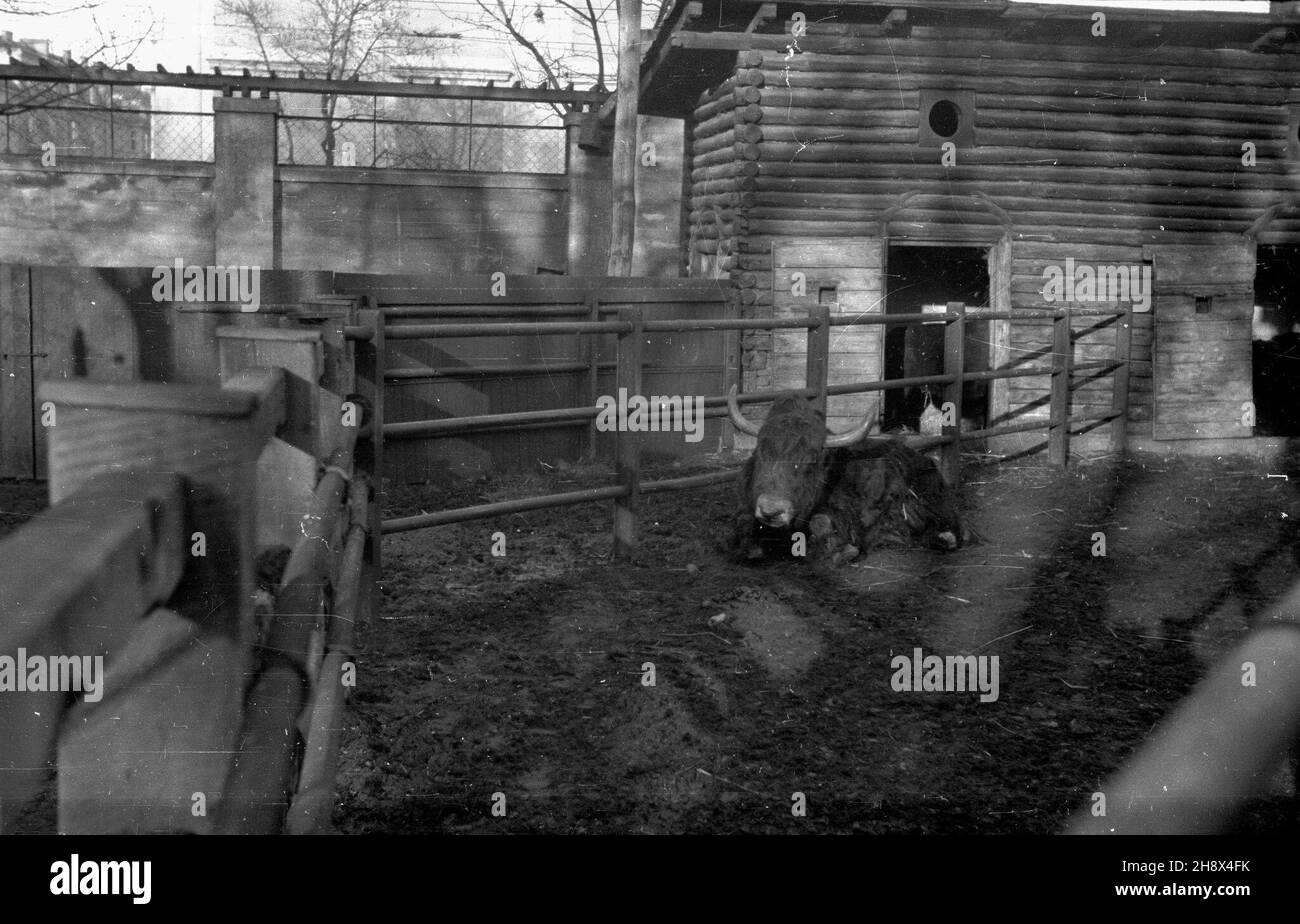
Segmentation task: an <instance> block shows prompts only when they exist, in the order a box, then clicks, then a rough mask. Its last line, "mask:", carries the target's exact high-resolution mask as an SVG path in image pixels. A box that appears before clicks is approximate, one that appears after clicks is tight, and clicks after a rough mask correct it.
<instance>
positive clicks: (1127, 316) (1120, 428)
mask: <svg viewBox="0 0 1300 924" xmlns="http://www.w3.org/2000/svg"><path fill="white" fill-rule="evenodd" d="M1132 345H1133V306H1132V305H1130V306H1129V309H1128V311H1127V312H1125V313H1124V314H1123V315H1121V316H1120V317H1118V318H1116V319H1115V362H1117V363H1121V365H1119V366H1117V367H1116V368H1115V373H1114V379H1113V381H1112V384H1113V387H1114V392H1113V393H1112V394H1111V399H1110V412H1111V413H1112V414H1114V415H1115V420H1114V421H1113V422H1112V423H1111V425H1110V448H1111V449H1112V450H1113V451H1115V452H1123V451H1124V450H1125V449H1127V448H1128V388H1129V368H1130V363H1129V357H1130V356H1131V355H1132V353H1131V350H1132Z"/></svg>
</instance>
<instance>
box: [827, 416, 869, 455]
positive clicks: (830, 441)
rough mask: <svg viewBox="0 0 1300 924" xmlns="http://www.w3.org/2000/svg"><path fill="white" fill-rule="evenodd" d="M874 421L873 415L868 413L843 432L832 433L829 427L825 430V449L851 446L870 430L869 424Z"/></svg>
mask: <svg viewBox="0 0 1300 924" xmlns="http://www.w3.org/2000/svg"><path fill="white" fill-rule="evenodd" d="M875 422H876V419H875V417H874V416H873V415H871V414H868V415H867V416H866V417H864V418H862V421H861V422H860V423H858V424H856V425H855V426H854V427H852V428H851V429H849V430H845V431H844V432H843V433H832V432H831V431H830V430H829V429H827V431H826V443H825V446H826V448H827V449H834V448H835V447H837V446H851V445H853V444H854V443H856V442H857V441H858V440H860V439H862V438H863V437H864V436H866V435H867V434H868V433H870V432H871V426H872V424H874V423H875Z"/></svg>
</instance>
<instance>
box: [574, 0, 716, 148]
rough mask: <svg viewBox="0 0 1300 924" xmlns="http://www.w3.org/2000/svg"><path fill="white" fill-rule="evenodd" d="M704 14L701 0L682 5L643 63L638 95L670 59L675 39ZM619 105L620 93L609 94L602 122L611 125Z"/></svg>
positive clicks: (602, 109)
mask: <svg viewBox="0 0 1300 924" xmlns="http://www.w3.org/2000/svg"><path fill="white" fill-rule="evenodd" d="M702 15H704V4H703V3H702V2H700V0H691V2H690V3H688V4H686V5H685V6H684V7H682V11H681V12H680V13H679V14H678V15H677V18H676V19H675V20H673V24H672V25H671V26H670V27H669V28H668V30H667V32H662V31H661V32H660V33H659V38H660V41H659V43H658V45H657V46H656V45H654V44H652V45H651V47H650V53H649V54H648V55H647V56H646V60H645V61H643V62H642V63H641V85H640V88H639V89H638V91H637V92H638V95H644V94H645V92H646V90H648V89H650V82H651V81H652V80H653V79H654V75H655V73H656V72H657V71H658V70H659V68H660V67H661V66H662V65H663V63H664V62H665V61H667V60H668V55H669V53H670V52H671V51H672V50H673V48H674V47H676V45H675V44H674V42H673V39H674V38H675V37H676V36H677V35H678V34H680V33H681V31H682V30H683V29H685V28H686V27H687V26H689V25H690V24H691V23H693V22H695V20H697V19H699V18H700V17H701V16H702ZM617 107H618V94H616V93H611V94H609V96H608V97H607V98H606V99H605V101H604V102H603V103H602V104H601V107H600V110H599V116H600V121H601V123H602V124H604V125H609V124H611V123H612V121H613V118H614V110H615V109H616V108H617Z"/></svg>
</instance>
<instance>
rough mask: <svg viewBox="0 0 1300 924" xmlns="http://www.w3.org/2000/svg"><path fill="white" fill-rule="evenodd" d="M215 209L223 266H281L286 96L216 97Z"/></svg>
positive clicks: (218, 251)
mask: <svg viewBox="0 0 1300 924" xmlns="http://www.w3.org/2000/svg"><path fill="white" fill-rule="evenodd" d="M212 109H213V111H214V112H215V114H216V115H215V118H214V120H213V121H214V123H215V125H214V126H213V139H214V140H213V150H214V154H215V156H214V164H213V167H214V172H213V181H212V199H213V204H214V209H213V214H214V216H215V222H216V232H215V233H216V263H217V265H218V266H260V267H261V268H262V269H275V268H276V267H277V266H279V249H280V248H279V244H280V241H279V234H278V229H277V228H276V223H275V173H276V115H277V114H278V113H279V111H280V101H279V100H274V99H244V98H242V97H234V96H218V97H216V98H215V99H213V100H212Z"/></svg>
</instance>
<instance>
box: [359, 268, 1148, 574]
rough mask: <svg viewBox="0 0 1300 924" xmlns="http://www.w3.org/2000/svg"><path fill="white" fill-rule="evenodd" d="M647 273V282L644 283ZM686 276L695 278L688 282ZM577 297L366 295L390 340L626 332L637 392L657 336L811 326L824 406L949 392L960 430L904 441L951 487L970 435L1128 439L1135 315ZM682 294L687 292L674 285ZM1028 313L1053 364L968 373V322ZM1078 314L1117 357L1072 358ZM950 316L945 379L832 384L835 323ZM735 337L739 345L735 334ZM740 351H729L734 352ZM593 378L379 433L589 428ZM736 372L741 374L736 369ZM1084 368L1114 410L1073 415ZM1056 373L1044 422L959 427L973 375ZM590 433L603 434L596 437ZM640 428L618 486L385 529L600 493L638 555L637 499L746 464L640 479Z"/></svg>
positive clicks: (767, 394) (622, 345)
mask: <svg viewBox="0 0 1300 924" xmlns="http://www.w3.org/2000/svg"><path fill="white" fill-rule="evenodd" d="M647 282H648V281H647V280H639V283H640V284H641V285H645V284H646V283H647ZM680 282H686V281H685V280H682V281H680ZM571 285H574V287H575V288H574V292H575V293H577V294H579V301H580V302H581V303H583V304H585V305H586V309H587V314H586V317H585V319H584V320H558V321H545V320H539V321H532V320H529V321H519V320H514V319H512V320H506V321H492V320H490V319H491V318H493V317H499V316H501V315H502V314H507V313H508V314H509V315H517V314H518V312H519V309H518V308H515V307H510V308H503V307H493V305H492V302H493V301H494V300H495V301H497V302H499V301H500V299H493V298H492V297H490V296H488V295H487V289H486V287H476V288H475V289H474V290H473V291H468V290H464V291H462V290H457V291H454V292H451V293H448V292H446V291H442V292H432V291H428V290H427V289H425V290H422V289H419V288H418V287H414V286H409V285H408V286H402V285H398V286H394V287H390V288H387V289H382V290H372V291H370V292H369V294H367V296H366V304H367V306H368V307H370V308H373V309H374V310H375V311H376V316H377V317H378V318H379V319H380V320H381V322H382V323H383V325H384V331H383V332H382V337H383V339H384V340H385V341H398V340H429V339H435V340H436V339H446V338H473V337H524V336H534V337H543V336H548V335H570V336H571V335H575V334H576V335H578V336H579V337H582V338H585V342H586V343H587V345H588V346H587V348H586V349H587V352H588V356H589V357H592V356H594V352H593V350H594V348H593V347H592V346H591V343H592V341H593V339H594V338H596V337H600V336H605V335H610V334H612V335H614V336H615V337H616V338H617V357H616V362H615V364H614V373H615V375H614V384H615V389H626V390H627V394H629V395H643V394H644V390H643V388H642V384H643V379H642V373H643V367H644V355H645V349H646V343H647V341H648V336H649V335H655V334H659V335H663V334H681V333H684V332H699V331H721V332H725V335H726V336H727V337H729V338H731V337H734V335H735V334H736V333H738V332H740V331H746V330H777V329H803V330H806V331H807V332H808V349H807V357H808V358H807V375H806V385H805V387H804V388H803V389H799V390H797V391H795V392H793V393H796V394H801V395H804V396H806V397H808V398H810V399H811V400H812V401H813V402H814V403H815V404H817V406H818V407H819V408H820V409H821V410H822V411H823V412H824V411H825V408H826V398H827V396H828V395H844V394H858V393H862V392H870V391H882V390H886V389H891V388H907V387H913V386H921V385H938V386H942V387H943V390H944V404H945V405H949V404H950V405H951V407H950V408H949V409H948V410H949V414H950V416H951V419H952V420H953V421H954V425H953V426H951V427H945V428H944V431H943V433H942V435H939V436H911V437H907V438H906V439H907V442H908V443H909V444H911V445H914V446H916V447H917V448H933V447H935V446H938V447H941V461H942V468H943V469H944V472H945V475H946V476H947V477H948V478H949V480H950V481H953V482H954V483H955V482H956V481H957V480H958V476H959V468H960V459H961V446H962V444H963V443H965V442H969V441H973V440H983V439H987V438H989V437H996V436H1003V435H1008V434H1012V433H1021V432H1026V431H1032V430H1046V431H1047V433H1048V452H1049V457H1050V459H1051V461H1052V462H1053V463H1054V464H1057V465H1061V466H1064V465H1065V464H1066V462H1067V460H1068V457H1069V443H1070V436H1071V434H1072V432H1076V433H1077V432H1086V431H1087V430H1090V429H1092V428H1094V427H1099V426H1104V425H1109V426H1110V427H1111V443H1112V446H1114V447H1115V448H1116V449H1120V450H1122V449H1123V448H1124V446H1125V440H1126V428H1127V411H1128V369H1129V363H1128V354H1129V342H1130V341H1129V338H1130V336H1131V330H1132V316H1131V312H1129V311H1125V310H1122V309H1118V310H1116V309H1068V308H1066V309H1053V310H1045V309H1029V310H1014V311H1001V312H999V311H984V310H977V311H968V310H967V308H966V306H965V305H963V304H961V303H956V302H954V303H950V304H949V305H948V306H947V311H946V312H944V313H942V314H896V315H885V314H878V313H872V314H835V315H832V314H831V311H830V307H829V306H826V305H818V306H813V307H812V308H810V310H809V314H808V317H807V318H753V319H750V318H735V317H725V318H701V317H695V318H676V319H647V318H646V317H645V314H644V310H643V308H642V307H641V306H642V305H644V304H654V303H659V302H663V301H665V300H667V299H666V298H665V297H664V293H663V292H662V291H655V290H654V288H653V287H651V288H650V289H648V290H647V291H644V292H638V291H637V289H636V288H635V287H634V286H631V285H629V287H628V288H625V289H622V290H621V291H619V292H617V293H616V294H613V293H612V294H609V295H607V296H605V298H604V300H605V301H606V302H617V303H619V304H621V305H624V306H627V305H632V306H633V307H619V308H616V309H614V308H609V309H607V310H606V309H602V307H601V303H600V302H601V300H600V298H598V297H596V296H593V295H592V294H591V293H590V292H583V290H582V289H581V288H580V287H579V286H578V284H577V283H571ZM677 291H678V293H679V295H678V297H679V298H680V291H681V290H680V289H679V290H677ZM553 299H554V293H549V300H548V293H546V292H537V293H534V295H533V296H531V303H532V304H535V305H536V307H535V308H534V309H533V313H534V314H535V315H537V316H539V317H548V316H553V315H554V316H565V315H570V316H571V315H573V314H574V311H573V310H572V308H571V307H567V306H565V305H556V304H554V303H553ZM448 305H460V306H465V305H476V306H479V307H478V308H477V309H476V310H475V313H476V314H477V319H476V320H473V321H461V322H457V323H448V322H444V321H442V320H441V319H443V318H446V317H449V316H450V317H464V316H466V314H467V309H466V308H464V307H458V308H450V307H447V306H448ZM608 313H616V314H617V318H616V319H603V318H604V315H605V314H608ZM424 318H435V319H439V320H438V321H437V322H436V323H394V324H390V323H389V322H390V321H398V320H401V321H407V320H410V319H424ZM1030 318H1048V319H1050V320H1052V322H1053V332H1054V333H1053V348H1052V352H1051V362H1050V364H1049V365H1023V366H1015V367H1011V368H1002V369H992V370H988V371H983V372H966V371H965V370H964V356H963V345H964V343H965V325H966V323H967V321H968V320H971V321H993V320H1022V319H1030ZM1074 318H1095V319H1096V320H1097V324H1096V325H1095V326H1097V327H1101V326H1106V325H1111V324H1114V325H1116V334H1115V345H1116V355H1115V358H1114V359H1111V360H1094V361H1090V362H1086V363H1076V362H1075V361H1074V341H1075V339H1076V335H1075V334H1074V332H1073V329H1072V326H1071V322H1072V319H1074ZM935 322H941V323H943V324H945V325H946V329H945V341H944V342H945V350H944V372H943V373H942V374H940V375H931V376H915V377H911V378H902V379H887V380H884V381H878V382H856V383H848V384H836V385H829V384H828V382H827V371H828V369H829V365H830V361H829V354H830V329H831V328H832V327H842V326H852V325H869V324H887V325H907V324H927V323H935ZM729 342H734V341H729ZM733 353H734V351H729V352H728V356H729V357H731V358H734V356H733ZM584 368H585V369H586V370H587V374H588V376H589V379H588V383H589V384H588V390H587V395H588V401H587V403H586V404H585V405H583V406H576V407H567V408H551V409H546V410H537V411H523V412H517V413H508V414H484V415H472V416H465V417H449V418H443V419H431V420H414V421H404V422H400V423H384V424H383V426H382V437H383V439H384V440H410V439H428V438H434V437H445V436H449V435H453V434H460V433H466V432H472V431H480V430H486V429H494V428H521V427H552V426H573V425H586V426H587V427H588V431H589V433H593V431H594V426H593V424H594V421H595V419H596V417H597V416H598V415H599V413H600V408H599V407H598V406H597V404H596V398H597V392H596V385H595V383H596V378H595V376H596V364H595V362H594V360H593V359H590V358H589V360H588V362H587V363H586V365H585V367H584ZM733 371H734V370H733ZM1079 373H1087V374H1088V376H1087V380H1088V381H1095V380H1096V379H1097V378H1098V377H1101V376H1105V375H1112V376H1113V382H1112V385H1113V398H1112V407H1111V410H1110V412H1109V413H1107V414H1103V415H1099V416H1094V417H1088V418H1078V417H1072V416H1071V413H1070V409H1071V401H1070V395H1071V392H1072V391H1073V389H1074V387H1075V386H1076V384H1077V383H1076V381H1075V376H1076V375H1078V374H1079ZM1033 376H1047V377H1049V378H1050V380H1051V383H1052V384H1051V390H1050V402H1049V403H1050V408H1049V416H1048V417H1047V419H1045V420H1044V419H1035V420H1030V421H1025V422H1021V423H1012V424H1005V425H1002V426H996V427H987V428H984V429H980V430H975V431H970V432H963V431H962V429H961V424H960V421H961V395H962V387H963V385H964V383H965V382H968V381H976V380H984V381H989V380H993V379H1001V378H1028V377H1033ZM789 393H792V392H789V391H764V392H752V393H749V394H744V395H741V396H740V397H739V398H738V399H737V400H738V403H740V404H753V403H760V402H769V401H772V400H774V399H775V398H777V397H779V396H781V395H782V394H789ZM726 405H727V397H726V396H725V395H721V394H715V395H711V396H707V397H705V398H704V406H705V415H706V417H714V418H716V417H724V416H726V414H727V408H726ZM589 439H592V440H594V435H592V436H590V437H589ZM642 441H643V434H640V433H630V432H620V433H618V434H617V444H616V446H617V448H616V451H615V469H616V470H615V480H614V483H613V484H610V485H606V486H599V487H590V488H584V489H582V490H578V491H570V492H565V493H562V494H552V495H548V496H544V497H533V498H524V499H520V500H511V501H502V502H499V503H493V504H482V505H478V506H474V507H465V508H460V509H456V510H445V511H438V512H435V513H426V514H419V515H415V516H406V517H398V518H395V519H389V520H385V521H384V522H383V524H382V529H383V531H384V532H386V533H393V532H403V531H407V530H414V529H423V528H426V527H431V526H439V525H443V524H447V523H457V522H463V521H467V520H476V519H483V518H487V517H495V516H502V515H507V514H511V513H519V512H523V511H526V510H540V509H546V508H550V507H564V506H570V505H573V504H580V503H587V502H590V501H598V500H613V501H614V545H615V550H616V551H617V552H620V553H622V552H627V551H630V550H631V549H632V548H634V547H635V545H636V541H637V540H636V507H637V499H638V497H639V496H640V495H642V494H653V493H658V492H661V491H678V490H686V489H690V488H696V487H702V486H705V485H709V484H716V483H719V482H723V481H730V480H733V479H735V478H736V477H737V476H738V474H739V473H738V472H737V471H734V470H733V471H726V472H716V473H710V474H706V475H697V476H692V477H687V478H673V479H667V480H662V481H655V482H646V483H642V481H641V446H642Z"/></svg>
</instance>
